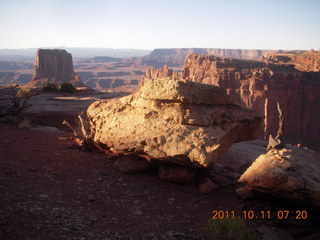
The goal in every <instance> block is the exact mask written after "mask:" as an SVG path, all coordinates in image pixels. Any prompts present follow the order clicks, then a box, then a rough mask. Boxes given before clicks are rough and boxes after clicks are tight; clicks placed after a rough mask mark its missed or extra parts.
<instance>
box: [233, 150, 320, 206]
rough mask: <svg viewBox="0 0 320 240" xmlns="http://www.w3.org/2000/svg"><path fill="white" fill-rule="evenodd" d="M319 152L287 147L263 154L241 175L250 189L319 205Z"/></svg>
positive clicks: (311, 204) (242, 180) (240, 180)
mask: <svg viewBox="0 0 320 240" xmlns="http://www.w3.org/2000/svg"><path fill="white" fill-rule="evenodd" d="M319 171H320V155H319V154H318V153H317V152H314V151H312V150H309V149H305V148H301V147H300V148H299V147H296V146H287V147H286V148H285V149H281V150H276V149H272V150H270V151H268V152H267V153H266V154H262V155H260V156H259V157H258V158H257V159H256V160H255V161H254V163H253V164H252V165H251V166H250V167H249V168H248V169H247V171H246V172H244V174H243V175H242V176H241V177H240V179H239V182H240V183H245V184H247V187H248V189H253V190H256V191H260V192H265V193H268V194H271V195H274V196H276V197H279V198H283V199H289V200H292V202H296V203H302V204H306V205H309V206H316V207H317V208H320V185H319V182H320V175H319Z"/></svg>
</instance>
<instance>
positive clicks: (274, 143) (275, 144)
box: [267, 102, 286, 151]
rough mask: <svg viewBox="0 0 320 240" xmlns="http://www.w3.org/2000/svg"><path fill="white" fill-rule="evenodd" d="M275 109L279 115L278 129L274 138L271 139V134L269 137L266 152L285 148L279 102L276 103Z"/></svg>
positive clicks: (282, 119)
mask: <svg viewBox="0 0 320 240" xmlns="http://www.w3.org/2000/svg"><path fill="white" fill-rule="evenodd" d="M277 109H278V113H279V128H278V131H277V135H276V137H275V138H273V137H272V135H271V134H270V136H269V144H268V146H267V150H268V151H269V150H271V149H282V148H285V147H286V144H285V141H284V137H283V131H284V117H283V115H282V111H281V108H280V104H279V102H277Z"/></svg>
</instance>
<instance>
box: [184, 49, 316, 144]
mask: <svg viewBox="0 0 320 240" xmlns="http://www.w3.org/2000/svg"><path fill="white" fill-rule="evenodd" d="M296 68H299V67H295V66H294V65H292V64H289V65H281V64H271V63H265V62H260V61H249V60H237V59H224V58H218V57H215V56H207V55H197V54H192V55H189V56H188V57H187V59H186V61H185V65H184V68H183V73H182V77H183V78H185V79H187V80H191V81H195V82H203V83H209V84H214V85H216V86H221V87H224V88H226V90H227V92H228V94H229V95H230V96H231V97H232V98H233V99H234V100H236V101H237V102H238V103H240V104H241V105H243V106H247V107H249V108H251V109H253V110H255V111H256V112H258V113H260V114H263V115H265V121H264V124H265V136H264V137H268V135H269V134H273V135H275V133H276V130H277V128H278V113H277V107H276V106H277V102H279V103H280V106H281V108H282V112H283V114H284V116H285V129H284V133H285V136H286V137H287V138H290V139H292V140H295V141H303V142H304V143H307V144H308V146H311V147H313V148H314V149H318V148H319V146H318V143H319V142H320V126H319V122H320V115H319V112H320V109H319V103H320V73H319V72H303V71H299V70H297V69H296Z"/></svg>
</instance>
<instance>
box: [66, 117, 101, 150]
mask: <svg viewBox="0 0 320 240" xmlns="http://www.w3.org/2000/svg"><path fill="white" fill-rule="evenodd" d="M62 124H63V125H66V126H67V127H69V128H70V129H71V130H72V132H73V134H74V136H75V137H74V138H73V141H74V142H76V143H77V145H78V146H79V147H80V149H81V150H89V151H90V150H93V149H98V150H99V151H101V152H106V151H107V149H105V148H103V147H102V146H100V145H99V143H97V142H95V141H94V140H93V139H92V134H91V133H90V125H89V121H88V119H87V116H86V115H85V114H84V113H83V112H82V113H81V114H80V115H79V116H78V117H77V121H76V125H75V127H73V126H72V125H71V124H70V123H69V122H68V121H66V120H64V121H63V122H62Z"/></svg>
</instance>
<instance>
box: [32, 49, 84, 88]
mask: <svg viewBox="0 0 320 240" xmlns="http://www.w3.org/2000/svg"><path fill="white" fill-rule="evenodd" d="M46 82H54V83H64V82H70V83H72V84H73V85H75V86H76V87H85V85H84V84H83V83H82V82H81V81H80V76H79V74H77V73H75V72H74V70H73V62H72V56H71V54H70V53H68V52H67V51H66V50H63V49H38V50H37V54H36V61H35V65H34V74H33V77H32V80H31V81H30V82H29V83H28V85H29V86H34V87H40V86H43V84H45V83H46Z"/></svg>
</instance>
